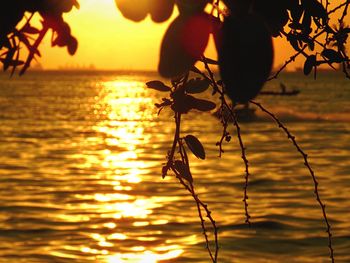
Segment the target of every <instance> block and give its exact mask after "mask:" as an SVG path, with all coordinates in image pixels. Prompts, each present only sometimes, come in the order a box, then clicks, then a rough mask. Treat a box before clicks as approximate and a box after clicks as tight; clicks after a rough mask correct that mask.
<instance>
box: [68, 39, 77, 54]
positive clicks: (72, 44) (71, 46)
mask: <svg viewBox="0 0 350 263" xmlns="http://www.w3.org/2000/svg"><path fill="white" fill-rule="evenodd" d="M67 49H68V53H69V55H71V56H73V55H74V54H75V53H76V52H77V49H78V40H77V39H76V38H75V37H73V36H71V37H70V38H69V40H68V43H67Z"/></svg>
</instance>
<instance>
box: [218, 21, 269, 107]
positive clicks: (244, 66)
mask: <svg viewBox="0 0 350 263" xmlns="http://www.w3.org/2000/svg"><path fill="white" fill-rule="evenodd" d="M216 45H217V49H218V56H219V69H220V74H221V78H222V81H223V83H224V84H225V87H226V91H227V94H228V95H229V96H230V98H231V99H232V100H233V101H234V102H240V103H246V102H248V101H249V100H250V99H252V98H254V97H255V96H256V95H257V94H258V93H259V91H260V90H261V88H262V86H263V85H264V83H265V81H266V80H267V78H268V76H269V74H270V71H271V68H272V62H273V46H272V38H271V36H270V34H269V32H268V30H267V28H266V27H265V25H264V23H263V21H262V20H261V19H260V18H258V17H257V16H254V15H247V16H245V17H240V18H236V17H227V18H226V19H225V21H224V24H223V28H222V33H221V40H216Z"/></svg>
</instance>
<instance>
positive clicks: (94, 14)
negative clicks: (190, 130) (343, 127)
mask: <svg viewBox="0 0 350 263" xmlns="http://www.w3.org/2000/svg"><path fill="white" fill-rule="evenodd" d="M339 1H340V0H338V1H333V2H334V3H335V2H339ZM79 2H80V5H81V7H80V9H79V10H76V9H75V10H73V11H72V12H71V13H69V14H66V15H65V19H66V20H67V21H68V22H69V23H70V25H71V27H72V32H73V35H74V36H76V37H77V38H78V40H79V48H78V51H77V53H76V55H75V56H73V57H71V56H69V55H68V53H67V51H66V50H65V49H62V48H57V47H55V48H51V47H50V34H49V36H47V37H46V38H45V40H44V43H43V45H42V46H41V48H40V49H41V53H42V54H43V57H42V58H41V59H40V60H39V62H40V63H41V64H42V65H43V67H44V68H46V69H55V68H58V67H60V66H69V67H75V66H79V67H87V66H89V65H90V64H93V65H94V66H95V67H96V68H98V69H122V70H123V69H125V70H129V69H131V70H132V69H134V70H136V69H145V70H156V69H157V63H158V55H159V47H160V43H161V39H162V36H163V33H164V32H165V30H166V28H167V25H168V24H169V23H170V21H171V20H169V21H167V22H165V23H163V24H155V23H153V22H152V21H151V20H150V18H149V17H148V18H146V19H145V20H144V21H142V22H141V23H135V22H132V21H129V20H126V19H125V18H123V17H122V15H121V14H120V13H119V11H117V9H116V7H115V4H114V0H80V1H79ZM173 16H176V14H175V13H174V14H173ZM348 20H349V19H348ZM292 52H293V49H292V48H291V47H289V45H286V44H285V42H284V41H281V39H277V40H276V41H275V66H278V65H280V64H282V63H283V62H284V61H285V60H287V59H288V58H289V56H290V55H291V54H293V53H292ZM206 54H207V56H208V57H212V58H215V56H216V52H215V49H214V46H213V44H210V45H209V46H208V49H207V52H206ZM302 63H303V62H302V61H297V63H295V64H294V66H293V67H292V68H294V67H296V66H301V65H302ZM292 68H291V69H292Z"/></svg>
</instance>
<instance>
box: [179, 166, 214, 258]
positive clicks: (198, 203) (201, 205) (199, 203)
mask: <svg viewBox="0 0 350 263" xmlns="http://www.w3.org/2000/svg"><path fill="white" fill-rule="evenodd" d="M172 171H173V172H174V173H175V175H176V178H177V179H178V180H179V182H180V183H181V184H182V185H183V186H184V187H185V188H186V189H187V191H188V192H189V193H190V194H191V195H192V197H193V199H194V201H195V202H196V206H197V210H198V216H199V218H200V221H201V227H202V230H203V235H204V238H205V243H206V249H207V250H208V253H209V256H210V258H211V260H212V262H213V263H216V262H217V260H218V252H219V241H218V228H217V226H216V222H215V220H214V219H213V217H212V216H211V211H210V210H209V209H208V205H206V204H205V203H203V202H202V201H201V200H200V199H199V197H198V195H197V194H196V192H195V190H194V186H193V184H192V183H190V182H189V184H190V186H189V185H187V184H186V183H185V181H184V180H183V179H182V177H181V175H180V174H179V173H178V172H177V171H176V170H175V169H174V168H172ZM201 208H203V209H204V211H205V212H206V217H207V218H208V219H209V221H210V223H211V225H212V227H213V232H214V242H215V251H214V253H213V252H212V249H211V247H210V242H209V237H208V230H207V228H206V226H205V220H204V217H203V214H202V210H201Z"/></svg>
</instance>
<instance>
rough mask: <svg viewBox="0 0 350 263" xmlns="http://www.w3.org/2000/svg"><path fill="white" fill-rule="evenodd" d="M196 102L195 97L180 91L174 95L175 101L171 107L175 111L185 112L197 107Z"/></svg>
mask: <svg viewBox="0 0 350 263" xmlns="http://www.w3.org/2000/svg"><path fill="white" fill-rule="evenodd" d="M195 102H196V98H195V97H193V96H190V95H186V94H183V93H179V94H178V95H176V96H175V97H174V103H173V105H171V109H172V110H173V111H175V112H178V113H182V114H184V113H187V112H189V111H190V110H191V109H194V108H195V106H196V104H195Z"/></svg>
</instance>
